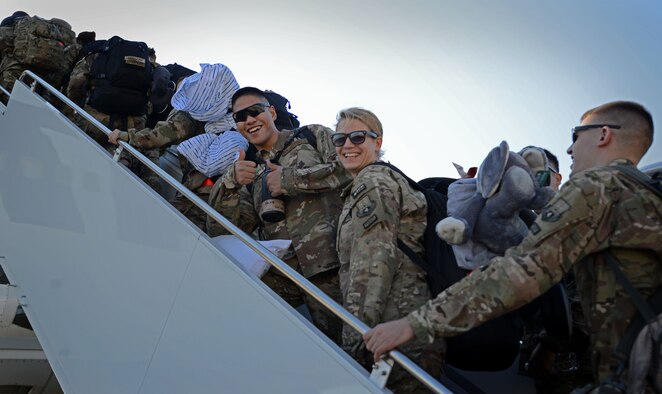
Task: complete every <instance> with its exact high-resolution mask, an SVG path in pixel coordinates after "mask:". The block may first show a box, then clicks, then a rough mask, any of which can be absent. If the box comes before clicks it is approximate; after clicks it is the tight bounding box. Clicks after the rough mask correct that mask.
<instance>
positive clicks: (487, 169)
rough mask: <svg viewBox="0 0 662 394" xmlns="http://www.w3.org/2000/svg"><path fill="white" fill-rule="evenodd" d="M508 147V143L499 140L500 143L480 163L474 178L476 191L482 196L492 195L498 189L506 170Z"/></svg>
mask: <svg viewBox="0 0 662 394" xmlns="http://www.w3.org/2000/svg"><path fill="white" fill-rule="evenodd" d="M509 149H510V148H509V147H508V143H507V142H506V141H501V144H500V145H499V146H497V147H496V148H494V149H492V150H491V151H490V153H488V154H487V157H486V158H485V160H483V162H482V163H481V164H480V168H479V169H478V176H476V179H477V181H478V182H477V183H478V192H479V193H480V194H481V195H482V196H483V198H490V197H492V196H493V195H494V193H496V191H497V190H498V189H499V185H500V184H501V179H502V178H503V174H504V172H506V163H507V162H508V152H509Z"/></svg>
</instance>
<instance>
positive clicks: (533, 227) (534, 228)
mask: <svg viewBox="0 0 662 394" xmlns="http://www.w3.org/2000/svg"><path fill="white" fill-rule="evenodd" d="M529 230H531V232H532V233H533V235H536V234H538V233H539V232H540V226H538V223H533V224H532V225H531V227H529Z"/></svg>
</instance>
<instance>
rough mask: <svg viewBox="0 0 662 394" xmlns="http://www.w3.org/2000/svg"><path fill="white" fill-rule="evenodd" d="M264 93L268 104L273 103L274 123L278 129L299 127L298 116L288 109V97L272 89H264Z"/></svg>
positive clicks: (290, 106) (289, 107) (289, 106)
mask: <svg viewBox="0 0 662 394" xmlns="http://www.w3.org/2000/svg"><path fill="white" fill-rule="evenodd" d="M264 95H265V96H266V97H267V100H268V101H269V104H271V105H273V107H274V109H275V110H276V120H275V121H274V123H275V124H276V128H277V129H278V130H283V129H287V130H292V129H295V128H297V127H299V125H300V123H299V119H298V117H297V116H296V115H295V114H293V113H291V112H290V111H289V110H290V109H291V108H292V105H290V101H289V100H288V99H286V98H285V97H283V96H282V95H280V94H278V93H276V92H274V91H273V90H266V91H265V92H264Z"/></svg>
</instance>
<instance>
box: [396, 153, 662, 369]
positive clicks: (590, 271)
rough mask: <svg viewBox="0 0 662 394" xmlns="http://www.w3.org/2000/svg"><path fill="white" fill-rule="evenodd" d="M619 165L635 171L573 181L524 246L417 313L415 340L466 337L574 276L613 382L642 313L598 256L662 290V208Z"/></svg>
mask: <svg viewBox="0 0 662 394" xmlns="http://www.w3.org/2000/svg"><path fill="white" fill-rule="evenodd" d="M615 164H626V165H632V163H630V162H629V161H627V160H624V159H620V160H614V161H613V162H612V163H610V165H609V166H605V167H601V168H597V169H590V170H586V171H583V172H581V173H578V174H576V175H574V176H573V177H572V178H571V179H570V180H569V181H568V182H567V183H566V184H565V185H564V186H563V187H562V188H561V191H560V192H559V194H558V195H557V196H556V197H554V198H553V199H552V201H551V202H550V203H549V204H548V205H547V206H546V207H545V208H544V209H543V211H542V213H541V215H540V216H539V218H538V219H537V220H536V222H535V223H534V224H533V225H532V227H531V230H530V232H529V234H528V236H527V237H526V238H525V239H524V241H523V242H522V243H521V245H519V246H517V247H514V248H511V249H509V250H508V251H507V252H506V255H505V256H504V257H497V258H495V259H493V260H492V261H491V264H490V265H489V266H488V267H487V268H486V269H485V270H484V271H476V272H474V273H472V274H471V275H469V276H468V277H467V278H465V279H464V280H462V281H461V282H458V283H456V284H455V285H453V286H452V287H450V288H449V289H447V290H446V291H445V292H443V293H441V294H440V295H439V296H438V297H437V298H436V299H434V300H431V301H430V302H428V303H427V304H425V305H424V306H423V307H422V308H420V309H419V310H417V311H415V312H413V313H411V314H410V315H409V316H408V317H407V319H408V321H409V323H410V324H411V326H412V328H413V329H414V332H415V334H416V336H417V337H418V338H427V339H428V340H432V338H433V337H434V336H442V337H443V336H452V335H456V334H459V333H461V332H465V331H467V330H469V329H470V328H472V327H474V326H477V325H479V324H480V323H482V322H484V321H486V320H489V319H491V318H494V317H496V316H499V315H501V314H503V313H505V312H507V311H510V310H513V309H515V308H517V307H519V306H521V305H523V304H525V303H527V302H529V301H531V300H533V299H534V298H535V297H537V296H538V295H540V294H542V293H543V292H544V291H546V290H547V289H549V288H550V287H551V286H552V285H553V284H555V283H557V282H559V281H560V280H561V278H562V276H563V274H564V273H565V272H567V271H568V270H570V269H573V270H574V274H575V280H576V282H577V291H578V294H579V297H580V300H581V303H582V309H583V314H584V316H585V317H586V320H587V321H586V324H587V330H588V334H589V342H590V344H589V352H590V357H591V364H592V366H593V375H594V379H595V380H596V381H599V380H602V379H605V378H607V377H608V376H609V374H610V372H611V369H612V368H615V367H616V365H618V360H616V359H614V358H613V357H612V352H613V350H614V349H615V347H616V346H617V344H618V342H619V340H620V338H621V336H622V334H623V332H624V331H625V328H626V327H627V326H628V324H629V323H630V320H631V319H632V317H633V316H634V314H635V307H634V305H633V304H632V303H631V302H630V299H629V297H628V295H627V293H626V292H625V291H624V289H623V287H622V286H621V285H620V284H619V283H618V282H617V281H616V280H615V278H614V276H613V272H612V271H611V270H610V269H609V267H608V266H606V262H603V261H602V259H601V258H593V256H595V255H597V254H598V252H601V251H603V250H606V249H609V250H610V252H611V253H612V255H613V256H614V257H615V258H617V259H618V260H619V261H620V262H621V266H622V268H623V271H624V273H625V275H626V276H627V277H628V278H629V279H630V281H631V282H632V284H633V286H634V287H635V288H636V289H637V290H638V291H639V292H640V293H641V294H642V295H643V296H644V297H649V296H650V295H651V294H652V293H654V292H655V290H656V289H657V288H658V287H659V286H660V283H662V269H661V266H660V261H661V259H662V242H661V237H660V234H662V201H660V199H659V198H658V197H657V196H655V195H653V193H652V192H651V191H649V190H648V189H646V188H645V187H644V186H642V185H640V184H638V183H635V182H633V181H631V180H629V179H628V178H627V177H626V176H624V175H622V174H620V173H618V172H617V170H615V169H614V167H612V166H613V165H615ZM586 257H588V259H586ZM624 376H625V377H626V376H627V371H626V373H625V375H624Z"/></svg>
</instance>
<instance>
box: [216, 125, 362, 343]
mask: <svg viewBox="0 0 662 394" xmlns="http://www.w3.org/2000/svg"><path fill="white" fill-rule="evenodd" d="M308 128H309V129H310V131H311V132H313V133H314V134H315V136H316V138H317V150H316V149H315V148H313V147H312V146H311V145H310V144H309V143H308V141H306V140H305V139H295V140H294V141H293V142H292V143H291V144H290V145H289V146H287V147H285V145H286V142H287V141H288V140H290V137H292V135H293V132H292V131H290V130H283V131H281V132H280V133H279V136H278V140H277V142H276V144H275V146H274V147H273V149H272V150H270V151H260V152H258V155H259V156H260V157H261V158H262V159H263V160H267V159H272V158H274V157H275V156H276V155H277V154H278V153H279V152H282V154H281V157H280V160H279V164H280V165H281V166H283V175H282V179H281V181H282V187H283V190H284V191H285V193H286V197H285V212H286V217H285V219H284V220H282V221H280V222H277V223H269V222H264V221H262V220H261V218H260V216H259V215H258V211H259V207H260V205H261V203H262V179H263V177H264V176H265V174H264V167H265V165H264V164H259V165H258V174H259V175H258V176H257V177H256V179H255V181H254V182H253V184H252V190H251V191H250V192H249V189H248V188H246V187H245V186H241V185H238V184H237V183H236V182H235V179H234V168H233V167H232V168H231V169H230V170H228V172H226V173H225V175H224V176H223V177H221V178H220V179H219V180H218V181H217V182H216V184H215V185H214V187H213V188H212V190H211V195H210V197H209V204H210V205H211V206H212V208H214V209H216V210H217V211H218V212H220V213H221V214H222V215H223V216H225V217H226V218H228V220H230V221H231V222H232V223H234V224H235V225H237V226H238V227H240V228H241V229H242V230H243V231H245V232H246V233H249V234H251V233H253V231H254V230H256V229H258V228H259V233H260V234H261V239H264V240H270V239H290V240H292V245H293V248H294V252H295V255H296V256H295V258H294V257H293V258H291V259H285V258H284V259H283V260H284V261H286V262H287V263H288V264H290V266H291V267H293V268H295V269H297V270H299V272H301V273H302V275H303V276H304V277H306V278H308V279H309V280H311V281H314V282H317V283H316V284H317V285H318V287H320V288H321V289H322V290H323V291H324V292H325V293H326V294H327V295H329V296H330V297H332V298H334V299H335V300H336V301H337V302H339V303H340V302H341V299H340V292H339V290H337V291H336V290H334V287H335V285H334V283H337V279H335V278H334V277H335V271H337V269H338V267H339V265H340V264H339V262H338V255H337V253H336V249H335V240H336V228H337V222H338V215H339V214H340V210H341V208H342V202H341V200H340V192H339V190H340V189H341V188H342V187H343V186H344V185H346V184H348V183H349V182H350V177H349V175H348V174H347V173H346V172H345V170H344V169H343V167H342V166H341V165H340V163H339V162H338V160H337V158H336V153H335V147H334V146H333V144H332V143H331V138H330V136H331V133H332V131H331V130H330V129H328V128H326V127H324V126H320V125H310V126H308ZM240 186H241V187H240ZM207 230H208V232H209V234H210V235H211V236H215V235H220V234H226V233H227V232H226V231H225V229H224V228H223V227H222V226H221V225H220V224H218V223H216V221H214V220H213V219H211V218H208V220H207ZM272 271H275V270H273V269H272V270H270V271H269V272H268V273H267V275H265V278H264V279H263V280H264V281H265V283H267V284H268V285H269V286H270V287H271V288H272V289H273V290H274V291H275V292H276V293H278V294H279V295H281V296H282V297H283V298H285V299H287V297H288V296H289V295H288V294H291V293H292V292H291V291H289V290H287V289H288V288H287V286H281V284H282V280H281V281H279V280H277V279H275V280H271V279H270V277H271V275H272V274H273V275H277V276H280V274H279V273H277V272H272ZM328 272H332V273H331V274H329V275H328V276H327V275H325V273H328ZM318 275H320V276H318ZM316 276H317V279H319V278H322V279H320V280H317V279H316V278H315V277H316ZM283 279H284V278H283ZM270 281H271V283H270ZM277 284H278V287H276V285H277ZM306 304H307V306H308V308H309V309H310V310H311V315H312V317H313V323H315V325H316V326H317V327H318V328H320V330H322V331H323V332H324V333H325V334H327V336H329V338H331V339H333V340H336V341H337V342H339V328H340V321H339V319H338V318H337V317H335V316H333V314H331V313H329V312H328V311H326V310H325V309H324V308H322V307H321V306H320V307H318V306H317V305H316V304H317V303H316V302H311V300H306Z"/></svg>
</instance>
